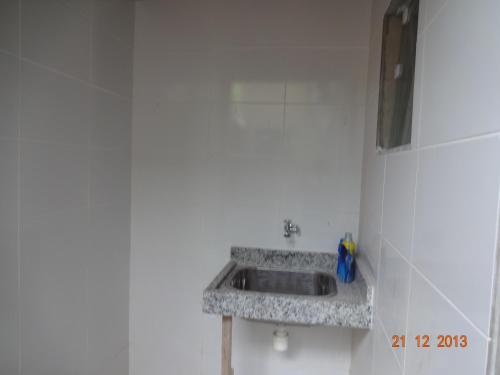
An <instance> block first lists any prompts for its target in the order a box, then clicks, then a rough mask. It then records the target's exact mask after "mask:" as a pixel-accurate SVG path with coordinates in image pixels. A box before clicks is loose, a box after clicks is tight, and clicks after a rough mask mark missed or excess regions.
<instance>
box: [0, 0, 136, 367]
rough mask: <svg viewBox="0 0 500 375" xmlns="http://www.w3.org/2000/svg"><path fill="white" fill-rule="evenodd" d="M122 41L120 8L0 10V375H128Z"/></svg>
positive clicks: (52, 2)
mask: <svg viewBox="0 0 500 375" xmlns="http://www.w3.org/2000/svg"><path fill="white" fill-rule="evenodd" d="M20 21H21V22H20ZM132 35H133V7H132V3H130V2H126V1H121V0H95V1H77V0H68V1H64V0H43V1H40V0H22V1H18V0H2V1H1V2H0V82H1V84H0V374H2V375H4V374H5V375H12V374H24V375H29V374H34V375H42V374H46V375H67V374H107V375H112V374H121V375H123V374H125V373H127V372H128V323H129V322H128V316H129V314H128V305H129V252H130V229H129V228H130V222H129V220H130V213H129V211H130V129H131V127H130V123H131V100H130V99H131V79H132V76H131V72H132V48H131V45H132V41H133V40H132Z"/></svg>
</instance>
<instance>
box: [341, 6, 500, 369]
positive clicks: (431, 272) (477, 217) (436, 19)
mask: <svg viewBox="0 0 500 375" xmlns="http://www.w3.org/2000/svg"><path fill="white" fill-rule="evenodd" d="M388 4H389V0H375V1H374V5H373V10H372V36H371V45H370V62H369V78H368V96H367V115H366V124H367V128H366V131H365V149H364V152H365V156H364V166H363V170H364V172H363V187H362V191H363V193H362V203H361V218H360V223H361V228H360V241H361V249H362V251H364V252H365V253H366V254H367V256H368V258H369V260H370V261H371V263H372V267H373V268H374V269H376V270H378V273H377V274H378V289H377V290H378V295H377V309H376V320H377V328H376V329H375V331H374V332H373V333H370V334H367V335H361V334H356V335H355V336H354V338H353V358H355V359H356V358H357V359H361V358H363V359H366V358H371V359H370V365H369V366H368V365H367V366H365V367H363V368H361V367H360V366H353V368H352V371H351V375H365V374H367V373H370V372H367V371H372V373H373V374H379V373H380V374H382V373H383V374H398V375H399V374H403V373H404V374H406V375H434V374H436V375H437V374H442V373H443V372H448V373H453V374H456V375H468V374H478V375H481V374H485V367H486V357H487V348H488V342H489V338H488V336H489V332H490V331H489V326H490V306H491V296H492V280H493V276H494V275H493V265H494V264H495V249H496V241H497V227H498V214H499V213H498V204H499V201H498V200H499V189H500V186H499V184H500V169H499V168H498V165H499V163H500V114H499V113H498V108H500V106H499V105H498V103H497V101H498V98H499V97H500V95H498V92H497V91H498V85H496V84H495V82H498V81H499V80H500V71H499V70H498V65H499V63H500V61H499V58H500V55H499V53H498V49H497V48H493V47H492V46H493V45H495V44H498V42H499V37H498V35H500V33H499V32H498V31H499V30H498V28H499V24H498V22H496V20H495V19H494V16H493V15H494V14H498V12H499V11H500V4H499V3H498V2H495V1H489V0H484V1H483V0H481V1H476V2H470V1H467V0H457V1H446V0H443V1H435V0H421V1H420V4H421V5H420V8H421V10H420V25H419V38H418V47H417V49H418V51H417V72H416V82H415V86H416V90H415V99H414V100H415V102H414V109H415V110H414V123H413V127H414V129H413V130H414V131H413V139H412V145H411V148H410V149H409V150H405V151H399V152H391V153H385V154H377V152H376V150H375V130H376V118H377V100H378V79H379V78H378V71H379V67H380V49H381V35H382V30H381V25H382V17H383V14H384V12H385V10H386V9H387V6H388ZM479 56H480V58H479ZM380 331H383V332H385V336H386V337H384V335H381V334H380V333H379V332H380ZM405 334H406V335H407V348H406V350H405V351H403V350H394V351H392V350H391V342H390V340H389V339H390V338H391V337H392V335H405ZM425 334H427V335H431V337H432V341H431V344H432V346H433V347H432V348H431V349H427V350H426V349H417V347H416V343H415V340H414V337H415V336H416V335H425ZM439 334H450V335H467V336H468V340H469V346H468V347H467V348H466V349H437V348H436V337H437V335H439ZM368 342H369V343H370V344H371V343H373V346H372V347H371V346H370V345H369V344H367V343H368ZM391 351H392V353H393V354H391ZM367 368H369V370H367Z"/></svg>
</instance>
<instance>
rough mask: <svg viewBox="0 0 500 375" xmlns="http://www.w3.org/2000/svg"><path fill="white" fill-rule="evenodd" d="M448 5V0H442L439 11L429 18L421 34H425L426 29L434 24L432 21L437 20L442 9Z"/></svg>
mask: <svg viewBox="0 0 500 375" xmlns="http://www.w3.org/2000/svg"><path fill="white" fill-rule="evenodd" d="M446 5H448V0H444V2H443V4H441V6H440V7H439V9H438V10H437V11H436V12H435V13H434V15H433V16H432V17H431V19H430V20H429V21H428V22H427V25H424V27H423V29H422V34H423V33H426V32H427V29H429V27H430V26H431V25H432V24H433V23H434V21H436V20H437V18H438V17H439V15H440V14H441V12H442V11H443V9H444V8H445V7H446Z"/></svg>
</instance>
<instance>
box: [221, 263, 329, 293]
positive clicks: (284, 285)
mask: <svg viewBox="0 0 500 375" xmlns="http://www.w3.org/2000/svg"><path fill="white" fill-rule="evenodd" d="M230 286H231V287H233V288H236V289H239V290H245V291H252V292H261V293H278V294H296V295H303V296H333V295H335V294H337V285H336V283H335V278H334V277H333V276H331V275H328V274H326V273H320V272H293V271H277V270H266V269H258V268H242V269H240V270H238V271H237V272H236V273H235V274H234V276H233V277H232V278H231V279H230Z"/></svg>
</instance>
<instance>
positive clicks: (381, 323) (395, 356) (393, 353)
mask: <svg viewBox="0 0 500 375" xmlns="http://www.w3.org/2000/svg"><path fill="white" fill-rule="evenodd" d="M377 321H378V324H380V327H381V328H382V333H383V335H384V337H385V339H386V340H387V343H388V344H389V349H390V350H391V352H392V355H393V356H394V358H395V360H396V363H397V364H398V367H399V369H400V370H401V372H402V373H404V368H403V366H402V364H401V362H400V361H399V358H398V356H397V355H396V351H395V350H394V349H393V347H392V341H391V338H390V337H389V334H388V333H387V331H386V329H385V326H384V323H383V322H382V319H380V318H377ZM405 352H406V350H405Z"/></svg>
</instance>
